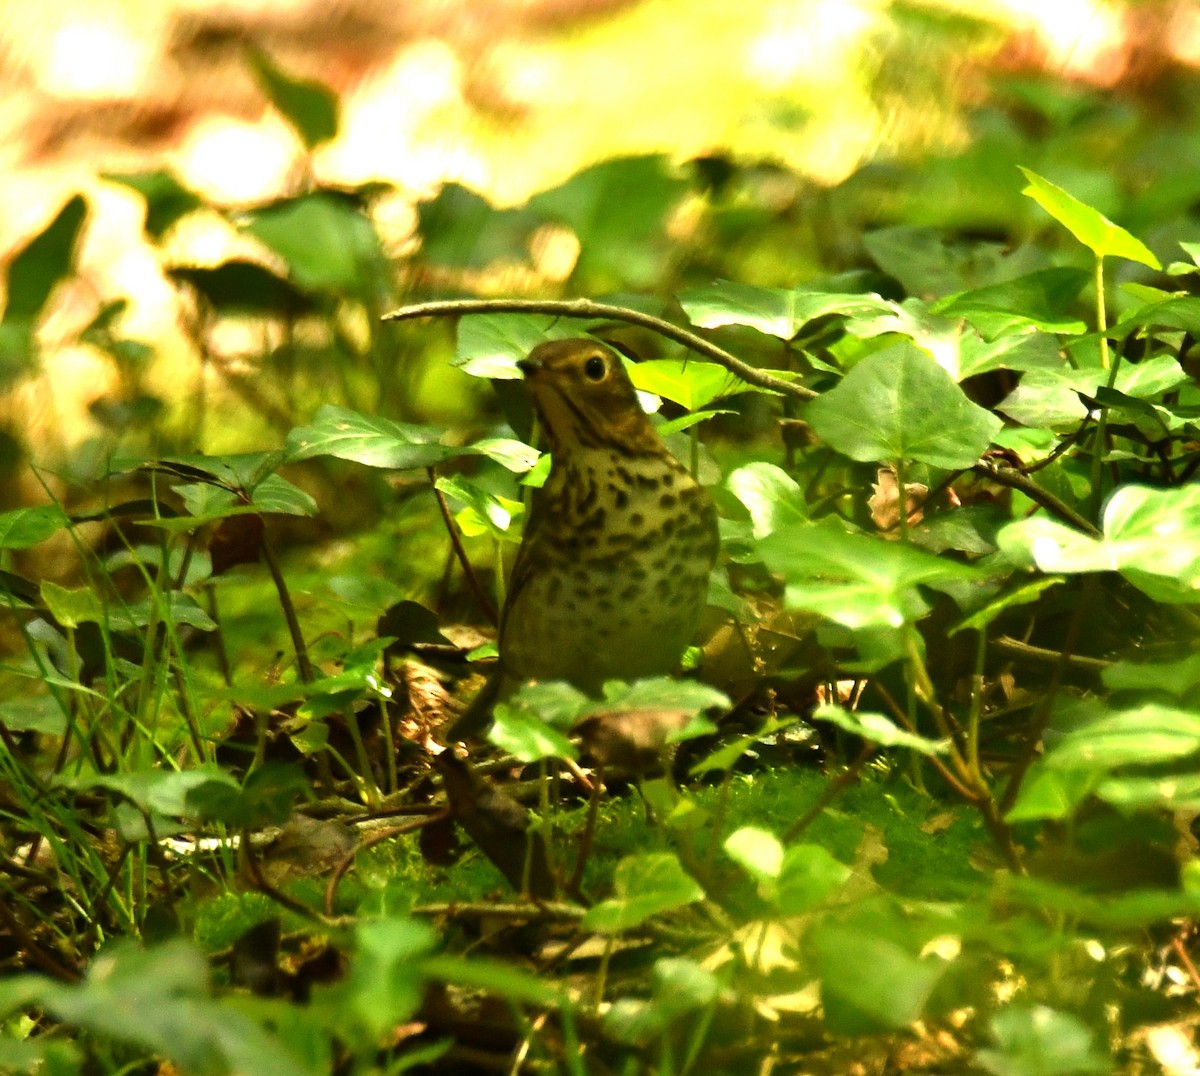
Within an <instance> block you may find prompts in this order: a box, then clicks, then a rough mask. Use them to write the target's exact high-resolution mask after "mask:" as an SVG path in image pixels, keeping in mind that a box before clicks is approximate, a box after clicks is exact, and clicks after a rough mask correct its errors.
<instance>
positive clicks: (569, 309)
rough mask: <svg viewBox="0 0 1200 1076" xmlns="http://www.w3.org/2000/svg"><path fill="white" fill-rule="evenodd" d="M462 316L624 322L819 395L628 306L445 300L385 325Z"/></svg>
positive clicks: (740, 370)
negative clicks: (541, 317)
mask: <svg viewBox="0 0 1200 1076" xmlns="http://www.w3.org/2000/svg"><path fill="white" fill-rule="evenodd" d="M461 314H547V315H549V316H551V317H560V318H607V319H609V320H611V321H624V322H627V323H628V324H630V325H640V326H642V328H644V329H651V330H653V331H654V332H656V333H658V334H659V335H660V336H665V337H667V338H668V339H669V340H674V341H675V342H676V343H680V344H683V346H684V347H687V348H690V349H691V350H692V351H694V352H696V354H698V355H703V356H704V357H705V358H707V359H712V361H713V362H715V363H717V364H718V365H720V366H724V367H725V369H726V370H728V371H729V372H730V373H732V374H736V375H737V376H738V377H740V378H741V379H742V380H743V381H745V382H746V383H747V384H748V385H754V386H755V387H757V388H760V389H770V390H771V391H772V392H778V393H780V394H781V395H783V396H792V397H795V398H796V399H799V400H811V399H813V398H814V397H816V396H817V395H818V393H816V392H814V391H813V390H812V389H809V388H805V387H804V386H803V385H797V384H795V383H793V382H791V381H784V380H783V379H782V378H779V377H774V376H772V375H771V374H769V373H767V372H766V371H765V370H760V369H758V368H757V367H755V366H751V365H749V364H748V363H745V362H742V360H741V359H739V358H736V357H735V356H733V355H731V354H730V353H729V352H728V351H726V350H725V349H724V348H720V347H717V345H716V344H714V343H711V342H710V341H708V340H705V339H704V337H703V336H698V335H696V333H694V332H691V331H689V330H688V329H682V328H680V327H679V326H678V325H673V324H672V323H671V322H669V321H666V320H664V319H663V318H656V317H655V316H654V315H653V314H643V313H642V312H641V311H640V310H631V309H630V308H629V307H625V306H613V305H611V304H609V303H596V302H593V301H592V300H591V299H445V300H441V301H438V302H431V303H414V304H413V305H412V306H402V307H401V308H400V309H399V310H393V311H392V312H391V313H390V314H384V315H383V320H384V321H405V320H407V319H409V318H428V317H435V316H439V315H446V316H455V315H461Z"/></svg>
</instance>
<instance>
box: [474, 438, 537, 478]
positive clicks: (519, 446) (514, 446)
mask: <svg viewBox="0 0 1200 1076" xmlns="http://www.w3.org/2000/svg"><path fill="white" fill-rule="evenodd" d="M461 451H462V452H464V453H470V454H471V455H479V456H486V457H487V458H488V459H490V460H495V461H496V462H497V463H498V464H500V466H501V467H504V468H505V469H506V470H509V471H512V472H513V474H524V473H525V472H526V471H531V470H533V468H534V467H535V466H537V462H538V460H539V459H541V457H542V453H540V452H539V451H538V450H537V449H536V448H533V447H532V446H530V445H527V444H526V443H525V442H524V441H517V440H515V439H513V438H511V437H488V438H485V439H484V440H482V441H475V442H474V443H473V444H469V445H467V446H466V447H465V448H463V449H462V450H461Z"/></svg>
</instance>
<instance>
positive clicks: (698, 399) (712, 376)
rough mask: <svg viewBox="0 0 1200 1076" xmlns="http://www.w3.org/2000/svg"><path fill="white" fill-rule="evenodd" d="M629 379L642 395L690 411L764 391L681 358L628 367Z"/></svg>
mask: <svg viewBox="0 0 1200 1076" xmlns="http://www.w3.org/2000/svg"><path fill="white" fill-rule="evenodd" d="M628 370H629V380H630V381H632V382H633V384H634V387H635V388H638V389H641V390H642V391H643V392H651V393H653V394H654V395H655V396H662V397H664V398H665V399H668V400H670V401H672V402H673V403H677V404H679V405H680V406H681V407H686V408H687V409H688V410H689V411H695V410H696V409H697V408H701V407H704V406H706V405H707V404H710V403H712V402H713V401H714V400H719V399H721V398H722V397H724V396H734V395H736V394H737V393H740V392H762V391H764V390H762V389H759V388H756V387H755V386H754V385H748V384H746V382H745V381H742V380H741V379H740V378H739V377H737V376H736V375H734V374H731V373H730V372H729V371H728V370H726V369H725V367H724V366H720V365H718V364H717V363H715V362H700V361H699V360H695V359H693V360H689V361H686V362H685V361H683V360H681V359H650V360H648V361H646V362H638V363H634V364H633V365H632V366H630V367H628Z"/></svg>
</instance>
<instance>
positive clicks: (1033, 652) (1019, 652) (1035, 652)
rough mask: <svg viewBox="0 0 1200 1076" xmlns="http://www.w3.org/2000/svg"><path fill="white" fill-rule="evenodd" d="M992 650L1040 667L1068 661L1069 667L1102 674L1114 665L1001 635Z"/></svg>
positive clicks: (1103, 660) (1102, 659)
mask: <svg viewBox="0 0 1200 1076" xmlns="http://www.w3.org/2000/svg"><path fill="white" fill-rule="evenodd" d="M992 648H993V649H995V650H998V651H999V652H1000V653H1002V654H1008V655H1009V656H1010V657H1014V658H1024V659H1025V660H1026V661H1031V662H1036V663H1037V664H1039V665H1057V664H1058V663H1059V662H1060V661H1064V660H1065V661H1066V662H1067V664H1068V665H1075V666H1077V667H1078V668H1080V669H1095V670H1096V671H1097V672H1101V671H1103V670H1104V669H1107V668H1108V667H1109V666H1110V665H1112V662H1111V661H1106V660H1105V659H1104V658H1089V657H1087V656H1085V655H1083V654H1065V655H1064V654H1063V653H1061V652H1060V651H1058V650H1047V649H1046V648H1045V647H1041V646H1032V645H1030V644H1029V643H1023V642H1021V640H1020V639H1012V638H1010V637H1009V636H1007V635H1001V636H1000V638H998V639H993V640H992Z"/></svg>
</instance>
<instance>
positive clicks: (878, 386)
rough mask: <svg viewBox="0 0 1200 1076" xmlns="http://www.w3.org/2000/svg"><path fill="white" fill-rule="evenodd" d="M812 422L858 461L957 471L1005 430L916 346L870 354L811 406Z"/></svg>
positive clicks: (807, 410)
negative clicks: (904, 462) (913, 463)
mask: <svg viewBox="0 0 1200 1076" xmlns="http://www.w3.org/2000/svg"><path fill="white" fill-rule="evenodd" d="M805 417H806V418H807V419H808V422H809V424H810V425H811V426H812V428H813V431H814V432H815V433H816V434H817V436H818V437H820V438H821V440H823V441H825V442H826V443H827V444H829V445H830V446H832V447H833V448H835V449H837V451H839V452H841V453H842V454H843V455H845V456H849V457H850V458H851V459H855V460H860V461H863V462H874V461H896V460H916V461H918V462H921V463H928V464H929V465H930V466H932V467H945V468H949V469H958V468H964V467H970V466H971V465H972V464H974V463H975V462H976V460H978V459H979V457H980V456H981V455H982V454H983V453H984V451H985V450H986V449H987V447H988V445H990V444H991V441H992V438H993V437H994V436H995V435H996V432H997V431H998V430H999V429H1000V426H1001V422H1000V419H998V418H996V416H995V415H992V414H991V413H989V412H988V411H985V410H984V409H983V408H982V407H979V406H978V405H977V404H974V403H972V402H971V401H970V400H969V399H968V398H967V395H966V393H964V392H963V390H962V389H961V388H960V387H959V386H958V385H957V384H956V383H955V381H954V379H953V378H952V377H951V376H950V375H949V374H948V373H946V371H945V370H943V369H942V368H941V367H940V366H939V365H938V364H937V363H936V362H934V361H933V359H932V358H931V357H930V356H929V355H928V354H927V353H925V352H923V351H921V350H920V349H919V348H917V347H916V346H914V345H913V344H911V343H908V342H901V343H898V344H893V345H892V346H891V347H887V348H884V349H883V350H881V351H877V352H875V353H874V354H872V355H869V356H867V358H865V359H864V360H863V361H862V362H860V363H859V364H858V365H857V366H855V367H854V369H853V370H851V371H850V372H849V373H848V374H847V375H846V376H845V377H844V378H843V379H842V381H841V382H840V383H839V384H838V385H836V386H835V387H834V388H832V389H830V390H829V391H828V392H826V393H825V394H824V395H823V396H820V397H818V398H817V399H815V400H813V401H811V402H810V403H809V404H808V405H807V406H806V408H805Z"/></svg>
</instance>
